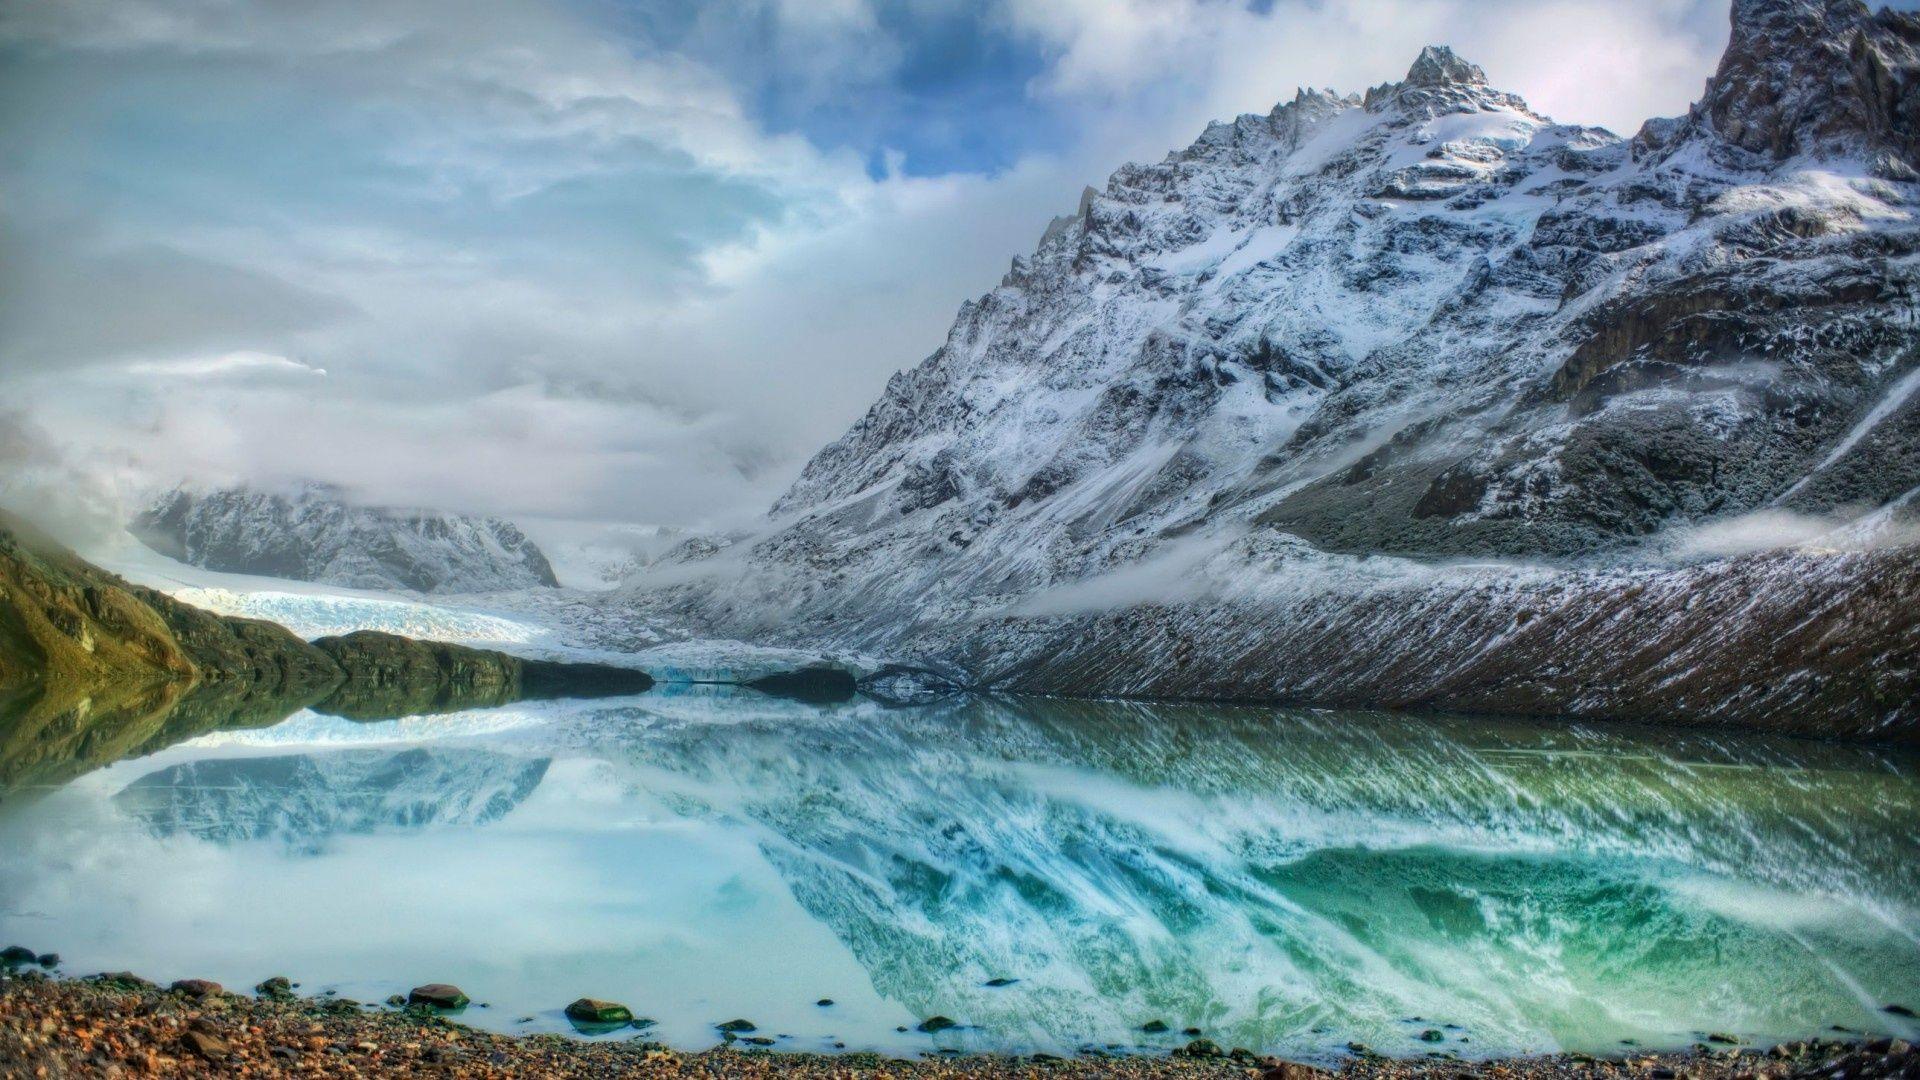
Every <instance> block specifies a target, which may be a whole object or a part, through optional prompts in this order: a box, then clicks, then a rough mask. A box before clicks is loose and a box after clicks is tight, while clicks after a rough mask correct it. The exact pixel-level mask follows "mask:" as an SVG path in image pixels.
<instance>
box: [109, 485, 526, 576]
mask: <svg viewBox="0 0 1920 1080" xmlns="http://www.w3.org/2000/svg"><path fill="white" fill-rule="evenodd" d="M131 529H132V531H133V534H134V535H135V536H138V537H139V538H140V539H141V540H142V541H143V542H145V543H146V544H147V545H148V546H149V547H151V548H153V549H154V550H155V551H158V552H160V553H161V554H163V555H167V556H169V557H172V558H175V559H179V560H180V561H182V562H186V563H191V564H192V565H194V566H200V567H205V568H207V569H209V570H223V571H229V572H233V573H243V574H259V575H264V576H267V577H279V578H291V579H293V580H296V581H319V582H326V583H328V584H333V585H344V586H348V587H350V588H359V589H409V590H413V591H416V592H443V593H453V592H467V593H470V592H494V591H499V590H505V589H524V588H532V587H535V586H554V585H556V584H557V582H556V581H555V579H554V576H553V568H552V567H551V566H549V565H548V563H547V558H546V556H545V555H543V554H541V552H540V549H539V547H537V546H535V544H534V543H533V541H531V540H529V539H527V537H526V536H525V535H524V534H523V533H521V531H520V530H519V529H517V528H515V527H514V526H513V525H512V524H511V523H509V522H505V521H501V520H499V519H497V518H471V517H462V516H460V515H457V514H443V513H436V512H433V511H429V510H402V509H391V508H382V507H367V506H358V505H355V504H353V503H352V502H350V501H348V500H347V499H346V498H345V496H344V495H343V493H342V492H340V491H339V490H337V489H334V488H331V487H327V486H325V485H321V484H303V485H299V486H296V487H293V488H291V489H290V490H288V491H284V492H282V491H264V490H255V489H251V488H226V489H221V490H216V491H209V492H204V493H199V492H194V491H191V490H188V489H186V488H181V489H178V490H175V491H172V492H169V493H168V494H166V495H165V496H162V497H161V498H160V499H159V500H158V501H157V502H155V503H154V505H153V506H151V507H149V508H148V509H147V510H146V511H145V512H143V513H142V514H141V515H140V516H139V517H138V518H137V519H135V521H134V522H133V524H132V526H131Z"/></svg>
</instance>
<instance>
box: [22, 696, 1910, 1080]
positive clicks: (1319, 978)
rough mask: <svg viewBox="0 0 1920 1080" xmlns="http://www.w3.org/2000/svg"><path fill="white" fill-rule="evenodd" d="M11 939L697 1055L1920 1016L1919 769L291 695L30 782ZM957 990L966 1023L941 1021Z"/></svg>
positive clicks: (1373, 719)
mask: <svg viewBox="0 0 1920 1080" xmlns="http://www.w3.org/2000/svg"><path fill="white" fill-rule="evenodd" d="M12 942H18V943H20V944H24V945H27V946H29V947H32V948H34V949H36V950H41V951H49V950H51V951H57V952H59V953H60V954H62V956H63V957H64V963H63V965H62V970H63V971H65V972H68V973H73V974H85V973H91V972H96V971H102V970H122V969H130V970H132V971H134V972H136V973H139V974H142V975H145V976H147V977H149V978H153V979H156V980H161V981H163V982H164V981H167V980H171V979H175V978H182V977H197V978H209V979H214V980H217V981H219V982H221V983H223V984H225V985H226V986H227V987H229V988H230V989H241V990H244V989H246V988H249V987H251V986H253V985H254V984H255V983H256V982H258V981H260V980H261V979H263V978H265V977H267V976H270V975H278V974H283V975H286V976H288V977H290V978H292V979H294V980H295V981H297V982H299V983H300V984H302V992H303V993H308V994H315V993H320V992H323V991H327V990H332V991H335V992H337V993H338V994H339V995H340V996H343V997H349V998H353V999H357V1000H359V1001H362V1002H369V1003H378V1002H381V1001H382V1000H384V999H385V998H386V997H387V996H388V995H390V994H394V993H401V994H404V993H405V992H406V991H407V989H408V988H409V987H411V986H414V985H416V984H420V983H426V982H451V983H455V984H457V985H459V986H460V987H462V988H464V989H465V990H466V991H467V992H468V993H469V994H471V995H472V996H473V999H474V1001H475V1002H476V1003H479V1002H484V1003H486V1007H484V1008H483V1007H481V1006H480V1005H478V1004H476V1005H475V1006H473V1007H470V1008H468V1009H467V1010H465V1012H464V1013H463V1014H462V1016H461V1019H462V1021H463V1022H465V1023H469V1024H473V1025H476V1026H480V1027H485V1028H492V1029H499V1030H504V1031H515V1032H530V1031H571V1030H572V1028H571V1026H570V1025H569V1024H568V1022H567V1021H566V1019H565V1018H564V1016H563V1015H562V1009H563V1008H564V1006H565V1005H566V1004H567V1003H568V1002H569V1001H571V1000H573V999H575V998H577V997H581V996H592V997H601V998H608V999H612V1000H615V1001H620V1002H624V1003H626V1004H628V1005H629V1006H631V1007H632V1008H633V1010H634V1011H635V1013H636V1014H638V1015H642V1016H646V1017H651V1018H653V1019H654V1020H655V1021H657V1024H656V1026H654V1027H652V1028H650V1029H648V1030H647V1031H645V1032H641V1031H637V1030H634V1029H631V1028H628V1029H623V1030H621V1031H618V1032H614V1033H611V1034H601V1035H597V1036H592V1037H599V1038H636V1037H641V1038H657V1039H660V1040H663V1041H665V1042H668V1043H672V1044H674V1045H677V1046H681V1047H686V1048H702V1047H706V1046H710V1045H712V1044H714V1043H715V1042H716V1041H718V1034H717V1032H716V1031H715V1028H714V1025H715V1024H716V1023H718V1022H720V1021H725V1020H729V1019H732V1018H735V1017H741V1018H746V1019H748V1020H750V1021H752V1022H753V1023H754V1024H755V1025H756V1026H757V1028H758V1034H759V1035H761V1036H765V1037H771V1038H774V1039H775V1043H776V1045H777V1046H779V1047H781V1048H785V1049H797V1050H821V1049H830V1048H833V1047H835V1045H836V1044H844V1045H845V1047H846V1048H847V1049H849V1050H879V1051H883V1052H888V1053H900V1054H914V1053H922V1052H937V1051H941V1050H947V1049H969V1050H978V1049H994V1050H1012V1051H1036V1050H1045V1051H1052V1052H1057V1053H1058V1052H1065V1053H1070V1052H1073V1051H1075V1050H1077V1049H1080V1048H1083V1047H1089V1046H1091V1047H1102V1048H1122V1049H1127V1048H1134V1047H1143V1048H1162V1049H1164V1048H1168V1047H1172V1046H1177V1045H1180V1044H1181V1043H1184V1042H1185V1041H1186V1039H1185V1037H1183V1036H1182V1035H1181V1034H1180V1032H1181V1029H1183V1028H1187V1027H1197V1028H1200V1029H1201V1030H1202V1031H1203V1032H1204V1033H1205V1035H1206V1037H1208V1038H1210V1039H1212V1040H1214V1041H1215V1042H1217V1043H1219V1044H1220V1045H1221V1046H1223V1047H1235V1046H1244V1047H1248V1048H1250V1049H1253V1050H1257V1051H1261V1052H1274V1053H1281V1054H1286V1055H1289V1056H1293V1057H1299V1058H1308V1059H1316V1058H1326V1057H1330V1056H1334V1055H1338V1054H1340V1053H1343V1052H1344V1048H1345V1047H1346V1045H1347V1044H1348V1043H1349V1042H1362V1043H1366V1044H1368V1045H1369V1046H1371V1047H1373V1048H1375V1049H1377V1050H1380V1051H1382V1052H1385V1053H1392V1054H1401V1055H1418V1054H1424V1053H1454V1054H1459V1055H1461V1056H1463V1057H1481V1056H1488V1055H1494V1054H1505V1053H1512V1052H1535V1051H1548V1050H1554V1049H1570V1050H1587V1051H1600V1052H1605V1051H1610V1050H1616V1049H1620V1048H1621V1047H1622V1043H1623V1041H1624V1040H1633V1041H1634V1042H1636V1043H1638V1044H1640V1045H1643V1046H1675V1045H1685V1044H1689V1043H1692V1042H1695V1041H1697V1040H1699V1039H1700V1038H1702V1037H1703V1036H1704V1035H1705V1034H1706V1033H1708V1032H1731V1033H1734V1034H1737V1035H1739V1036H1740V1037H1742V1038H1743V1039H1748V1040H1752V1041H1753V1042H1754V1043H1756V1044H1759V1045H1766V1044H1767V1043H1768V1041H1769V1040H1774V1039H1781V1038H1789V1037H1804V1036H1808V1035H1813V1034H1819V1033H1821V1032H1824V1031H1825V1030H1827V1029H1828V1028H1829V1026H1830V1025H1836V1024H1837V1025H1842V1026H1845V1027H1848V1028H1852V1029H1855V1030H1859V1031H1870V1032H1891V1033H1898V1034H1903V1035H1909V1036H1911V1035H1912V1034H1914V1033H1915V1028H1914V1025H1913V1022H1912V1021H1910V1020H1905V1019H1902V1018H1900V1017H1898V1016H1895V1015H1892V1014H1889V1013H1886V1012H1884V1011H1882V1007H1883V1006H1884V1005H1886V1004H1889V1003H1904V1004H1907V1005H1910V1006H1915V1007H1920V760H1916V758H1915V756H1914V755H1912V754H1910V753H1906V752H1903V751H1896V750H1888V749H1884V748H1868V747H1847V746H1833V745H1823V744H1817V743H1810V742H1797V741H1790V740H1768V739H1757V738H1740V737H1734V736H1729V735H1722V734H1700V733H1694V734H1672V733H1661V732H1656V731H1650V730H1643V729H1635V728H1629V727H1604V726H1591V725H1590V726H1556V725H1546V724H1540V725H1534V724H1524V723H1511V722H1488V721H1476V720H1470V719H1452V718H1436V717H1426V716H1422V717H1410V716H1397V715H1392V714H1380V713H1351V712H1327V711H1312V710H1279V709H1255V708H1223V707H1213V706H1174V705H1148V704H1126V703H1088V702H1072V701H1059V700H1003V699H986V698H960V699H955V700H950V701H945V702H941V703H936V704H932V705H926V706H914V707H886V706H883V705H881V704H879V703H876V702H872V701H867V700H865V699H856V700H854V701H851V702H848V703H845V704H840V705H826V706H816V705H808V704H802V703H799V702H794V701H787V700H783V699H779V698H773V697H768V696H765V695H761V694H757V693H754V692H751V691H744V690H731V689H727V688H721V687H673V686H663V687H660V688H657V689H656V690H655V691H654V692H652V693H649V694H646V695H643V696H639V697H632V698H622V699H616V700H606V701H576V702H549V703H540V704H527V705H521V706H513V707H508V708H501V709H492V710H485V711H475V712H465V713H456V714H451V715H442V716H419V717H412V718H408V719H403V720H397V721H387V722H378V723H364V722H354V721H350V720H345V719H340V718H335V717H329V716H323V715H319V714H316V713H312V712H307V711H300V712H296V713H294V714H293V715H292V716H290V717H288V718H287V719H285V720H283V721H280V722H278V723H274V724H272V725H271V726H266V727H259V728H252V729H246V728H241V729H228V730H212V731H208V732H207V733H205V734H201V735H198V736H197V737H193V738H190V739H188V740H187V741H184V742H177V743H175V744H174V745H171V746H167V747H166V748H165V749H162V750H159V751H158V752H155V753H151V754H148V755H147V756H143V757H137V758H133V759H129V760H123V761H118V762H115V763H112V764H109V765H106V766H105V767H102V768H98V769H95V770H94V771H91V772H86V773H84V774H83V775H79V776H77V777H73V778H71V779H65V778H62V779H60V780H58V781H57V782H51V783H44V784H40V785H37V786H27V787H21V788H16V789H15V790H12V791H10V792H8V793H7V794H6V796H5V798H4V799H0V944H7V943H12ZM992 980H1014V981H1012V982H1010V983H1007V984H1006V985H1001V986H989V985H987V984H988V983H989V982H990V981H992ZM823 998H830V999H832V1001H833V1004H832V1005H830V1006H821V1005H818V1004H816V1002H817V1001H818V1000H820V999H823ZM934 1015H943V1016H947V1017H951V1018H953V1019H954V1020H956V1021H958V1022H959V1024H960V1025H962V1026H960V1027H958V1028H956V1029H953V1030H949V1031H944V1032H940V1033H937V1034H923V1033H921V1032H919V1031H917V1030H914V1028H915V1026H916V1025H918V1024H919V1023H920V1022H921V1021H922V1020H923V1019H925V1018H927V1017H931V1016H934ZM1155 1020H1159V1021H1163V1022H1164V1023H1165V1024H1166V1025H1167V1026H1168V1028H1169V1029H1170V1030H1169V1031H1168V1032H1167V1033H1165V1034H1148V1033H1145V1032H1143V1031H1141V1027H1142V1025H1144V1024H1147V1023H1148V1022H1150V1021H1155ZM902 1029H904V1030H902ZM1423 1034H1425V1035H1426V1038H1424V1039H1423V1038H1422V1036H1423ZM1436 1035H1437V1037H1438V1041H1431V1040H1434V1039H1435V1037H1436Z"/></svg>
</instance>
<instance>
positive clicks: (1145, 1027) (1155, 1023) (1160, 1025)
mask: <svg viewBox="0 0 1920 1080" xmlns="http://www.w3.org/2000/svg"><path fill="white" fill-rule="evenodd" d="M1140 1030H1141V1031H1144V1032H1146V1033H1147V1034H1149V1035H1159V1034H1162V1033H1164V1032H1165V1031H1166V1030H1167V1022H1166V1021H1165V1020H1149V1021H1147V1022H1146V1023H1144V1024H1141V1025H1140Z"/></svg>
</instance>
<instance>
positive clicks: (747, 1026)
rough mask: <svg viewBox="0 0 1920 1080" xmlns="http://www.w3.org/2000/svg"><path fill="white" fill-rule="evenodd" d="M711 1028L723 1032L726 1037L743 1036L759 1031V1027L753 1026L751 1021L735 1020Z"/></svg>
mask: <svg viewBox="0 0 1920 1080" xmlns="http://www.w3.org/2000/svg"><path fill="white" fill-rule="evenodd" d="M713 1026H714V1027H715V1028H717V1029H719V1030H720V1031H722V1032H725V1033H726V1034H728V1035H744V1034H746V1033H747V1032H749V1031H759V1030H760V1029H759V1027H757V1026H755V1024H754V1023H753V1021H751V1020H741V1019H737V1018H736V1019H733V1020H728V1021H725V1022H724V1023H719V1024H715V1025H713Z"/></svg>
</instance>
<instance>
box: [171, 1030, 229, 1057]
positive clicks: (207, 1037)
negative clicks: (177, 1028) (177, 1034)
mask: <svg viewBox="0 0 1920 1080" xmlns="http://www.w3.org/2000/svg"><path fill="white" fill-rule="evenodd" d="M181 1042H183V1043H184V1044H185V1045H186V1048H187V1049H188V1050H190V1051H192V1052H193V1053H195V1054H197V1055H199V1056H200V1057H202V1058H204V1059H206V1060H208V1061H222V1060H225V1058H226V1056H227V1041H226V1040H225V1039H222V1038H221V1037H220V1036H218V1035H215V1034H213V1033H211V1032H207V1031H202V1030H200V1029H198V1028H188V1029H187V1032H186V1035H185V1036H184V1037H182V1039H181Z"/></svg>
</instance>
